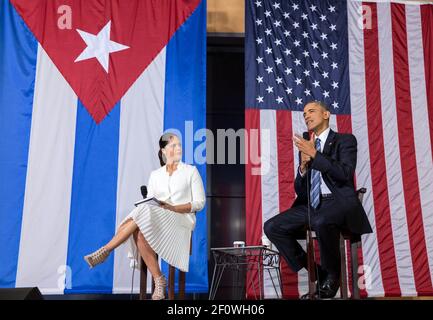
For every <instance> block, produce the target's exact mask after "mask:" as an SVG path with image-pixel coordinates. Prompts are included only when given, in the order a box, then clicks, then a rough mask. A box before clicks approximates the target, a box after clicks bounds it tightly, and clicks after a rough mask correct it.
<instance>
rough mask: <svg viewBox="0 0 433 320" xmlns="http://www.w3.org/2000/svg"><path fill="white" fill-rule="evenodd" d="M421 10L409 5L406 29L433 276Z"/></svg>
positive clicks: (432, 171) (432, 185)
mask: <svg viewBox="0 0 433 320" xmlns="http://www.w3.org/2000/svg"><path fill="white" fill-rule="evenodd" d="M420 10H421V9H420V7H419V6H406V30H407V45H408V58H409V76H410V91H411V100H412V103H411V104H412V115H413V130H414V137H415V154H416V163H417V169H418V183H419V191H420V198H421V208H422V220H423V224H424V235H425V243H426V249H427V256H428V264H429V267H430V278H431V279H433V198H432V195H433V161H432V153H431V143H430V136H429V132H430V129H433V128H429V123H428V117H427V115H428V110H427V93H426V83H425V74H424V70H425V69H424V53H423V52H424V48H423V39H422V27H421V12H420ZM403 295H404V293H403Z"/></svg>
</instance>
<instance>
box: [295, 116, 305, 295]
mask: <svg viewBox="0 0 433 320" xmlns="http://www.w3.org/2000/svg"><path fill="white" fill-rule="evenodd" d="M292 126H293V134H295V133H296V134H299V135H301V136H302V133H303V132H305V131H307V127H306V126H305V121H304V115H303V111H293V112H292ZM293 160H294V161H293V163H294V168H293V169H294V173H295V178H296V175H297V174H298V166H299V151H298V149H297V148H296V146H295V144H294V143H293ZM298 242H299V244H300V245H301V246H302V247H303V248H304V250H305V248H306V245H305V240H299V241H298ZM298 292H299V295H300V296H301V295H303V294H305V293H307V292H308V273H307V271H306V270H305V269H301V270H300V271H299V272H298Z"/></svg>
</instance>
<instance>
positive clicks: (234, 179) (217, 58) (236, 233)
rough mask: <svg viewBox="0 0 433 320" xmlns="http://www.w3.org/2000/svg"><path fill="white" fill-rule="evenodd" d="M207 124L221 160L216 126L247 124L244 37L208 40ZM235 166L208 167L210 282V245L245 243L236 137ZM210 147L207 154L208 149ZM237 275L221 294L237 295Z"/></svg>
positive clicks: (223, 286)
mask: <svg viewBox="0 0 433 320" xmlns="http://www.w3.org/2000/svg"><path fill="white" fill-rule="evenodd" d="M207 40H208V44H207V116H206V121H207V128H208V129H210V130H211V131H212V133H213V135H214V137H215V145H214V158H215V162H216V159H217V150H216V137H217V129H230V128H231V129H234V130H235V131H237V130H238V129H242V128H244V127H245V123H244V121H245V116H244V115H245V113H244V108H245V79H244V38H243V37H242V36H239V37H236V36H229V37H226V36H208V38H207ZM237 142H238V143H237V147H236V152H237V161H236V164H227V163H228V159H227V158H228V152H227V145H226V153H225V154H226V161H225V163H226V164H208V165H207V206H208V210H207V214H208V223H209V226H208V240H209V276H210V279H209V285H210V281H211V280H212V272H213V267H214V263H213V257H212V255H211V252H210V248H216V247H229V246H232V245H233V241H236V240H242V241H245V167H244V165H243V164H240V161H239V160H240V159H239V153H240V152H242V153H243V152H244V150H243V149H242V150H240V144H239V141H237ZM209 147H211V146H209V145H208V152H209ZM233 280H234V278H233V276H232V274H231V273H230V272H226V275H225V276H224V277H223V279H222V282H221V286H220V290H219V291H218V294H217V298H226V299H231V298H236V297H235V296H234V294H235V292H234V290H233V285H235V286H236V285H237V284H236V283H233Z"/></svg>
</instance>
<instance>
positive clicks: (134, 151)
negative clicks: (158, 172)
mask: <svg viewBox="0 0 433 320" xmlns="http://www.w3.org/2000/svg"><path fill="white" fill-rule="evenodd" d="M165 61H166V50H165V48H164V49H163V50H162V51H161V52H160V53H159V54H158V56H157V57H156V58H155V60H154V61H153V62H152V63H151V64H150V65H149V67H148V68H147V69H146V70H145V71H144V72H143V73H142V74H141V75H140V77H139V78H138V79H137V81H136V82H135V83H134V84H133V85H132V86H131V88H130V89H129V90H128V92H127V93H126V94H125V96H124V97H123V98H122V101H121V103H120V106H121V110H120V135H119V140H120V141H119V169H118V179H117V214H116V229H117V228H118V227H119V225H120V222H121V221H122V220H123V219H124V217H125V216H126V215H127V214H128V213H129V212H130V211H131V210H132V209H133V208H134V205H133V203H134V202H135V201H137V200H139V199H141V198H142V196H141V193H140V186H142V185H147V183H148V179H149V176H150V172H151V171H152V170H155V169H157V168H159V167H160V164H159V160H158V155H157V154H158V150H159V146H158V141H159V138H160V136H161V134H162V132H163V128H164V85H165ZM128 248H129V245H125V246H121V247H119V248H118V249H117V250H116V252H115V256H114V276H113V292H114V293H129V292H131V277H132V268H130V266H129V262H130V261H129V259H128V258H127V253H128ZM136 254H137V255H138V257H140V255H139V253H138V252H137V253H136ZM139 278H140V277H139V272H136V276H135V281H134V291H135V292H138V290H139ZM148 279H151V278H150V273H149V272H148ZM151 285H152V281H150V280H148V281H147V292H150V291H151Z"/></svg>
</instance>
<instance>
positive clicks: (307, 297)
mask: <svg viewBox="0 0 433 320" xmlns="http://www.w3.org/2000/svg"><path fill="white" fill-rule="evenodd" d="M316 268H317V269H316V270H317V273H318V274H317V277H318V280H317V281H316V291H315V292H314V295H313V299H319V298H320V297H319V289H320V286H321V284H323V283H324V281H325V280H326V271H325V270H324V269H322V267H321V266H320V265H316ZM300 299H301V300H310V299H311V297H310V293H309V292H307V293H306V294H303V295H302V296H301V297H300Z"/></svg>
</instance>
